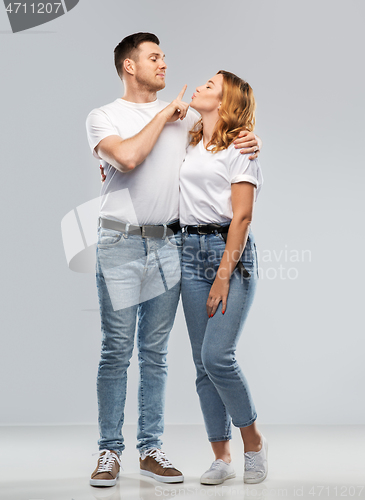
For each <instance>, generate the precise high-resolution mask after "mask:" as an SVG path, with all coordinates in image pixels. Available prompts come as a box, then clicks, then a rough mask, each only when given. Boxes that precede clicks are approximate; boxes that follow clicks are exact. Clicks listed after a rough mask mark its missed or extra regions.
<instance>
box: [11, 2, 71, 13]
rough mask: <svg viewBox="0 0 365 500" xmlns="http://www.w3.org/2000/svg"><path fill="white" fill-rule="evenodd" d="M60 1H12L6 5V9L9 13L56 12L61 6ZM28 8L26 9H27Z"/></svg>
mask: <svg viewBox="0 0 365 500" xmlns="http://www.w3.org/2000/svg"><path fill="white" fill-rule="evenodd" d="M61 5H62V4H61V3H50V2H49V3H32V4H30V5H27V4H26V3H18V2H12V3H9V5H8V6H7V7H6V11H7V12H9V14H20V13H22V14H27V12H28V13H29V14H52V13H54V14H57V12H58V10H59V9H60V7H61ZM27 8H28V11H27Z"/></svg>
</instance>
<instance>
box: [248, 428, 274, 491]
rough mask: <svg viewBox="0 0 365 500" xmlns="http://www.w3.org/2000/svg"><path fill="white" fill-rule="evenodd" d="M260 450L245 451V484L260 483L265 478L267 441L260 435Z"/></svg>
mask: <svg viewBox="0 0 365 500" xmlns="http://www.w3.org/2000/svg"><path fill="white" fill-rule="evenodd" d="M261 442H262V446H261V450H260V451H247V452H246V453H245V470H244V474H243V481H244V482H245V483H250V484H255V483H261V481H263V480H264V479H265V478H266V476H267V450H268V446H267V441H266V439H265V437H264V436H263V435H262V434H261Z"/></svg>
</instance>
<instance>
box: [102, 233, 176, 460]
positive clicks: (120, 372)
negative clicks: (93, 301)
mask: <svg viewBox="0 0 365 500" xmlns="http://www.w3.org/2000/svg"><path fill="white" fill-rule="evenodd" d="M98 231H99V233H98V246H97V264H96V280H97V288H98V296H99V305H100V315H101V330H102V348H101V359H100V363H99V369H98V376H97V394H98V410H99V432H100V439H99V442H98V444H99V449H100V450H101V449H108V450H115V451H116V452H118V453H121V452H122V451H123V450H124V439H123V434H122V426H123V422H124V406H125V400H126V389H127V369H128V366H129V364H130V359H131V356H132V352H133V346H134V336H135V331H136V325H137V346H138V362H139V373H140V380H139V390H138V406H139V418H138V430H137V439H138V444H137V448H138V449H139V450H141V451H143V450H147V449H148V448H153V447H156V448H160V447H161V444H162V442H161V440H160V436H161V434H162V433H163V429H164V402H165V385H166V377H167V362H166V356H167V342H168V338H169V334H170V331H171V328H172V326H173V322H174V319H175V313H176V308H177V305H178V301H179V294H180V285H181V233H180V232H179V233H178V234H176V235H172V236H167V237H165V238H143V237H142V236H139V235H132V234H128V231H126V232H125V233H122V232H119V231H114V230H110V229H105V228H99V230H98ZM137 321H138V324H137Z"/></svg>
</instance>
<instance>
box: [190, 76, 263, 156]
mask: <svg viewBox="0 0 365 500" xmlns="http://www.w3.org/2000/svg"><path fill="white" fill-rule="evenodd" d="M217 75H223V86H222V87H223V88H222V104H221V106H220V108H219V119H218V121H217V124H216V126H215V128H214V132H213V135H212V139H211V140H210V142H209V143H208V144H207V146H206V149H208V147H210V146H213V148H212V149H210V150H209V151H211V152H212V153H217V152H218V151H221V150H222V149H227V148H228V146H229V145H230V144H231V142H232V141H234V139H235V138H236V137H237V135H238V134H239V132H240V131H241V130H244V129H245V130H248V131H249V132H252V131H253V129H254V128H255V109H256V102H255V97H254V95H253V90H252V88H251V87H250V85H249V84H248V83H247V82H245V81H244V80H242V79H241V78H239V77H238V76H236V75H234V74H233V73H229V72H228V71H223V70H220V71H218V73H217ZM190 136H191V140H190V144H191V145H192V146H196V145H197V144H198V143H199V142H200V141H201V140H202V138H203V122H202V120H201V119H200V120H199V121H198V123H197V124H196V125H195V127H194V128H193V129H192V130H191V131H190Z"/></svg>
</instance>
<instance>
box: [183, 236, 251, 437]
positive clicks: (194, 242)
mask: <svg viewBox="0 0 365 500" xmlns="http://www.w3.org/2000/svg"><path fill="white" fill-rule="evenodd" d="M224 249H225V242H224V240H223V237H222V235H221V234H219V233H217V232H216V233H215V234H209V235H199V234H188V233H186V232H184V234H183V251H182V284H181V293H182V301H183V307H184V314H185V319H186V323H187V327H188V332H189V337H190V342H191V347H192V352H193V359H194V363H195V367H196V374H197V378H196V389H197V393H198V395H199V399H200V405H201V409H202V412H203V416H204V422H205V427H206V430H207V434H208V439H209V441H211V442H215V441H226V440H229V439H231V421H232V423H233V425H234V426H235V427H247V426H248V425H251V424H252V423H253V422H254V421H255V420H256V418H257V414H256V411H255V406H254V403H253V401H252V397H251V394H250V390H249V387H248V384H247V381H246V378H245V376H244V374H243V373H242V370H241V368H240V367H239V366H238V363H237V361H236V359H235V352H236V347H237V342H238V339H239V337H240V335H241V333H242V330H243V326H244V323H245V320H246V318H247V315H248V312H249V309H250V307H251V304H252V301H253V298H254V294H255V289H256V284H257V279H258V268H257V253H256V246H255V242H254V237H253V234H252V232H251V229H250V231H249V236H248V239H247V244H246V247H245V249H244V251H243V254H242V256H241V262H242V264H243V265H244V266H245V268H246V269H247V271H248V272H249V273H250V277H248V278H245V277H242V275H241V273H240V271H239V270H238V269H237V268H236V269H235V270H234V272H233V274H232V276H231V280H230V288H229V294H228V299H227V309H226V312H225V314H222V303H220V304H219V307H218V309H217V312H216V313H215V315H214V316H213V317H212V318H208V314H207V310H206V303H207V299H208V295H209V291H210V288H211V286H212V284H213V281H214V279H215V276H216V273H217V270H218V267H219V264H220V261H221V258H222V255H223V252H224Z"/></svg>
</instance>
